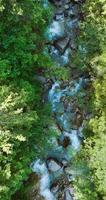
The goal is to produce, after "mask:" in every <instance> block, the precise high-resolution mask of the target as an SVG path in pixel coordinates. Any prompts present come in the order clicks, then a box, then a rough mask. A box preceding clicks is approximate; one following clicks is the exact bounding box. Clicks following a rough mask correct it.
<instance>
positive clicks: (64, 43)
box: [54, 37, 70, 54]
mask: <svg viewBox="0 0 106 200" xmlns="http://www.w3.org/2000/svg"><path fill="white" fill-rule="evenodd" d="M69 42H70V38H68V37H65V38H61V39H58V40H57V41H55V42H54V45H55V47H56V48H57V49H58V50H59V51H60V53H61V54H64V52H65V50H66V48H67V47H68V44H69Z"/></svg>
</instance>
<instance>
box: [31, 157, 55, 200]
mask: <svg viewBox="0 0 106 200" xmlns="http://www.w3.org/2000/svg"><path fill="white" fill-rule="evenodd" d="M33 172H36V173H37V174H39V175H40V177H41V179H40V194H41V196H43V197H44V198H45V200H56V199H55V197H54V195H53V194H52V193H51V191H50V176H49V173H48V170H47V167H46V164H45V163H41V161H40V160H37V161H36V162H35V163H34V165H33Z"/></svg>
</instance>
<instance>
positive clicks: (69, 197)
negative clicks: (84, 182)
mask: <svg viewBox="0 0 106 200" xmlns="http://www.w3.org/2000/svg"><path fill="white" fill-rule="evenodd" d="M64 200H73V198H72V195H71V192H70V190H69V189H66V191H65V192H64Z"/></svg>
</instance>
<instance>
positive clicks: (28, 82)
mask: <svg viewBox="0 0 106 200" xmlns="http://www.w3.org/2000/svg"><path fill="white" fill-rule="evenodd" d="M50 14H51V10H50V9H49V8H43V6H42V4H41V1H33V0H25V1H23V0H20V1H18V0H14V1H13V0H9V1H8V0H2V1H0V84H1V85H0V97H1V98H0V118H1V120H0V199H2V200H9V199H11V196H12V195H13V194H14V192H15V191H16V190H18V189H19V188H20V186H21V185H22V182H23V180H25V179H26V178H27V176H28V174H29V173H30V172H31V169H30V163H31V161H32V159H34V158H35V157H36V156H37V155H39V151H43V146H44V144H45V141H46V144H47V143H48V142H47V138H48V137H49V135H50V134H49V132H48V124H49V123H52V120H51V119H50V112H49V110H50V109H49V108H48V107H49V106H47V107H44V105H43V104H42V101H41V94H42V90H43V88H42V86H41V85H40V84H39V83H38V82H34V81H33V76H34V72H36V71H37V70H38V69H39V68H46V67H47V68H48V67H49V66H50V58H49V57H48V55H45V54H44V52H43V49H44V45H45V39H44V31H45V29H46V26H47V23H48V22H49V20H48V19H49V16H50Z"/></svg>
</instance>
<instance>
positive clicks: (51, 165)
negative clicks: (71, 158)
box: [47, 159, 62, 172]
mask: <svg viewBox="0 0 106 200" xmlns="http://www.w3.org/2000/svg"><path fill="white" fill-rule="evenodd" d="M61 167H62V165H61V164H60V163H57V161H56V160H53V159H48V160H47V168H48V170H49V171H50V172H55V171H58V170H60V169H61Z"/></svg>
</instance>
